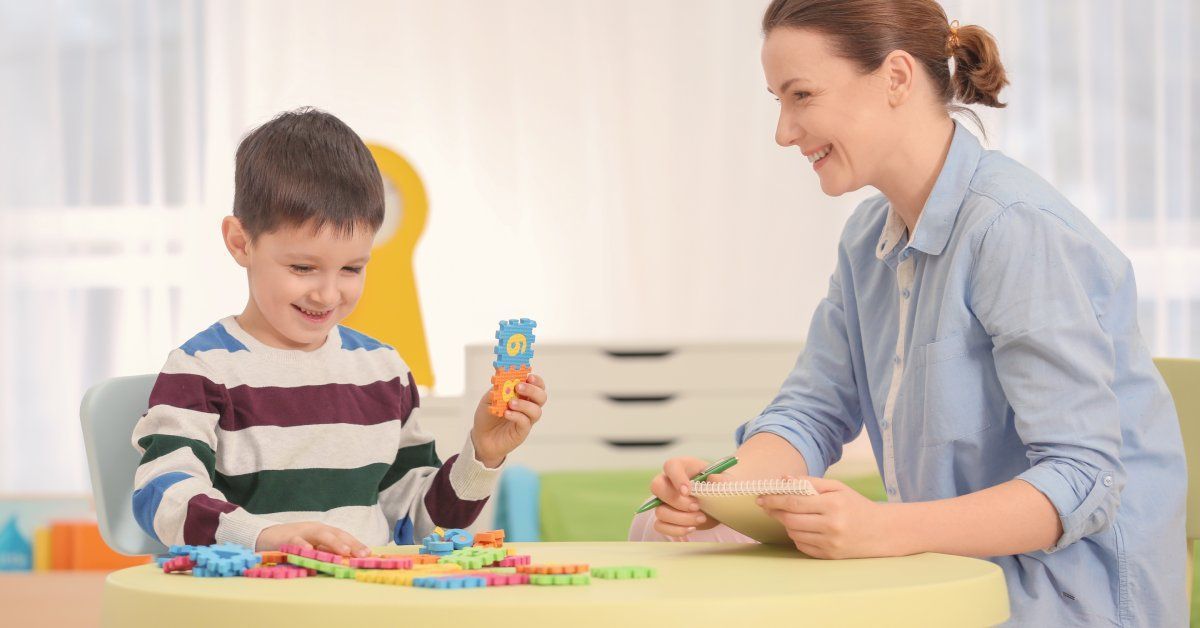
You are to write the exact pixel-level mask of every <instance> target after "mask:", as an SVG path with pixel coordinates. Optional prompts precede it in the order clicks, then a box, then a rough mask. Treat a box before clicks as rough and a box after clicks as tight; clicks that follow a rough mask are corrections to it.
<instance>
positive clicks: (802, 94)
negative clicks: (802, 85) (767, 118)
mask: <svg viewBox="0 0 1200 628" xmlns="http://www.w3.org/2000/svg"><path fill="white" fill-rule="evenodd" d="M811 95H812V94H810V93H808V92H793V93H792V96H794V97H795V98H796V100H804V99H805V98H808V97H809V96H811Z"/></svg>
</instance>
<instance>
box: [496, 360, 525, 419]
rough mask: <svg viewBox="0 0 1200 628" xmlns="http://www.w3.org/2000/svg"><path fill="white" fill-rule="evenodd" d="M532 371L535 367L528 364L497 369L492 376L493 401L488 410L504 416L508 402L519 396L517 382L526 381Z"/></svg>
mask: <svg viewBox="0 0 1200 628" xmlns="http://www.w3.org/2000/svg"><path fill="white" fill-rule="evenodd" d="M532 372H533V369H532V368H530V367H528V366H522V367H520V368H503V367H501V368H498V369H496V374H495V375H493V376H492V403H491V405H489V406H488V411H489V412H491V413H492V415H493V416H498V417H502V416H504V411H505V410H507V409H508V402H509V401H511V400H512V399H513V398H514V397H516V396H517V384H520V383H521V382H523V381H525V378H526V377H529V374H530V373H532Z"/></svg>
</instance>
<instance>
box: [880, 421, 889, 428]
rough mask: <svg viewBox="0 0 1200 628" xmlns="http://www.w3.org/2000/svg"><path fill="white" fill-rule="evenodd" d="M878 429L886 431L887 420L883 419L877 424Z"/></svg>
mask: <svg viewBox="0 0 1200 628" xmlns="http://www.w3.org/2000/svg"><path fill="white" fill-rule="evenodd" d="M879 427H882V428H883V429H885V430H886V429H887V428H888V422H887V419H884V420H882V421H880V422H879Z"/></svg>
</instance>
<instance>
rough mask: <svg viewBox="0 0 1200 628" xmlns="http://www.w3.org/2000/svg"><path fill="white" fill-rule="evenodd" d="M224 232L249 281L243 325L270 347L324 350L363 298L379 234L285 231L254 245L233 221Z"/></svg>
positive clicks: (303, 229) (305, 227) (366, 231)
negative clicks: (337, 328)
mask: <svg viewBox="0 0 1200 628" xmlns="http://www.w3.org/2000/svg"><path fill="white" fill-rule="evenodd" d="M222 231H223V232H224V234H225V244H226V246H227V247H228V248H229V251H230V253H232V254H233V257H234V259H236V260H237V262H238V264H240V265H242V266H243V267H245V268H246V274H247V276H248V278H249V282H250V301H249V303H247V305H246V311H245V312H243V314H242V316H240V317H239V318H238V323H239V324H240V325H241V326H242V328H243V329H245V330H246V331H247V332H248V333H250V334H251V335H253V336H254V337H255V338H257V339H258V340H260V341H261V342H263V343H264V344H266V345H269V346H273V347H279V348H281V349H301V350H304V351H312V350H313V349H317V348H319V347H320V346H321V345H322V344H324V342H325V339H326V338H327V337H328V336H329V330H330V329H332V328H333V326H334V325H337V324H338V323H340V322H341V321H342V320H343V319H345V318H346V317H347V316H349V315H350V312H351V311H353V310H354V306H355V304H357V303H358V299H359V297H360V296H362V291H363V282H364V281H365V280H366V264H367V260H368V259H369V258H370V256H371V243H372V241H373V239H374V235H375V234H374V233H373V232H372V231H371V230H370V229H368V228H360V229H356V230H355V231H354V233H353V234H351V235H348V236H346V235H340V234H338V233H337V232H336V231H333V230H331V229H329V228H323V229H322V230H321V231H313V229H312V228H311V227H310V226H308V225H301V226H298V227H283V228H280V229H278V230H276V231H273V232H271V233H264V234H261V235H259V236H258V238H257V239H255V240H254V242H249V240H248V238H247V237H246V234H245V232H244V231H243V230H242V228H241V223H240V222H239V221H238V220H237V218H234V217H233V216H229V217H227V218H225V222H224V223H223V224H222Z"/></svg>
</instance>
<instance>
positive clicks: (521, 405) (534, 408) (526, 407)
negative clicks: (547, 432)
mask: <svg viewBox="0 0 1200 628" xmlns="http://www.w3.org/2000/svg"><path fill="white" fill-rule="evenodd" d="M508 408H509V410H512V411H514V412H520V413H521V414H524V415H525V416H527V417H529V423H530V425H532V424H534V423H537V422H538V419H540V418H542V407H541V406H539V405H537V404H536V403H534V402H532V401H526V400H524V399H520V398H517V399H513V400H511V401H509V402H508Z"/></svg>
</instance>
